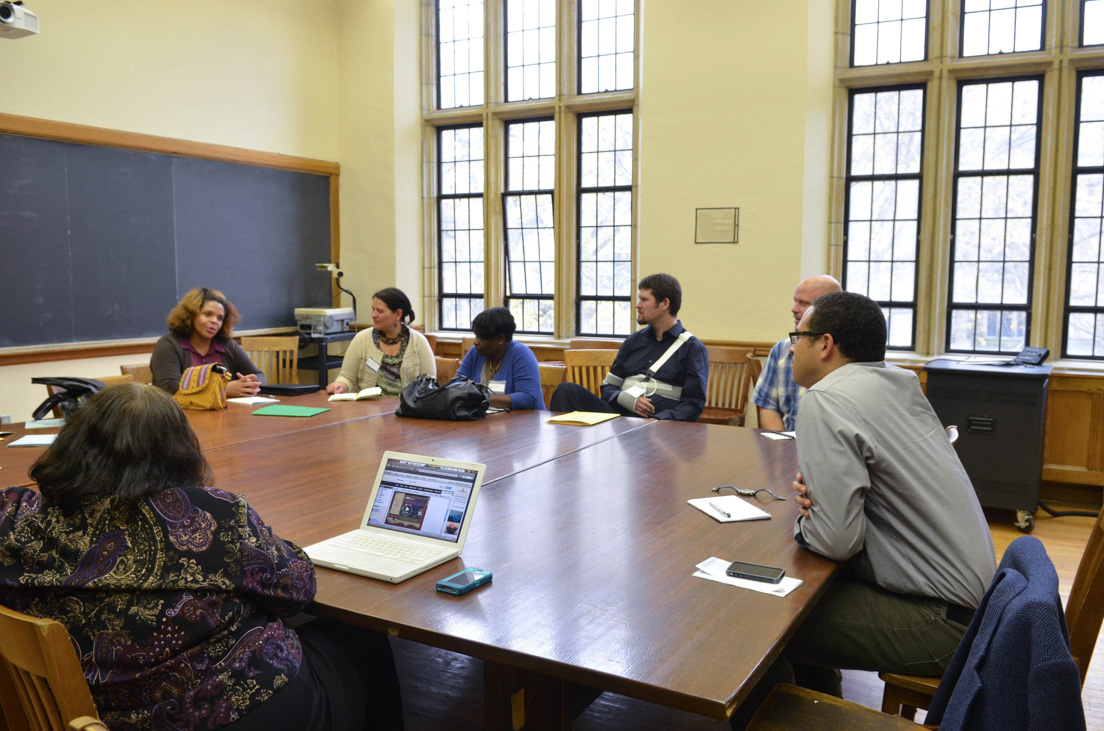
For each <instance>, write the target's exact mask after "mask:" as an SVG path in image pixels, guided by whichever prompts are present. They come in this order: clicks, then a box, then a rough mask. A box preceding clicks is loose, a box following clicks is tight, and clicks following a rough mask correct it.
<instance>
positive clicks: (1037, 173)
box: [943, 74, 1044, 355]
mask: <svg viewBox="0 0 1104 731" xmlns="http://www.w3.org/2000/svg"><path fill="white" fill-rule="evenodd" d="M1017 81H1038V82H1039V97H1038V104H1037V105H1036V108H1035V128H1036V137H1035V159H1034V167H1033V168H1031V170H1030V171H1027V170H1025V169H1024V168H1008V169H1006V170H996V169H987V168H982V169H979V170H969V171H966V172H963V171H961V170H959V169H958V166H959V153H960V152H961V145H960V144H959V142H960V140H961V138H962V116H961V114H960V112H961V109H962V92H963V90H964V89H965V88H966V87H967V86H970V85H974V84H1002V83H1015V82H1017ZM956 86H957V89H956V93H955V99H956V102H955V110H956V113H955V123H954V136H953V138H952V140H951V144H952V145H953V146H954V150H953V157H954V159H953V162H952V163H951V170H950V174H951V178H952V185H951V212H950V221H951V231H950V237H949V238H948V243H949V251H948V261H947V301H946V310H947V314H946V320H947V321H946V324H945V330H946V335H945V337H944V342H943V352H945V353H979V354H992V355H1000V354H1006V355H1011V354H1014V353H1016V352H1018V351H1013V350H1002V349H1000V348H998V349H996V350H978V349H976V348H975V349H963V348H954V347H952V345H951V338H952V336H953V332H952V325H951V323H952V321H953V318H954V313H955V312H956V311H962V310H972V311H974V312H975V313H980V312H1005V311H1009V310H1012V311H1022V312H1024V314H1025V322H1024V346H1025V347H1026V346H1027V345H1028V344H1030V343H1031V326H1032V322H1033V321H1034V319H1035V318H1034V317H1032V309H1033V305H1034V301H1035V297H1034V294H1035V263H1036V253H1037V248H1036V246H1035V244H1036V242H1037V240H1038V235H1039V228H1038V227H1039V181H1040V179H1041V177H1042V175H1041V169H1040V161H1041V159H1042V147H1043V145H1042V136H1043V134H1042V133H1043V93H1044V77H1043V75H1042V74H1028V75H1025V76H998V77H986V78H984V79H960V80H959V81H958V83H957V84H956ZM1027 172H1030V174H1031V175H1032V176H1033V178H1034V180H1033V182H1032V191H1031V195H1032V204H1033V205H1032V206H1031V244H1030V246H1029V247H1028V262H1027V302H1026V303H1024V304H1022V305H1010V304H1006V303H1004V302H1001V303H1000V304H995V305H994V304H986V303H981V302H976V303H972V304H971V303H960V304H959V303H955V302H954V301H953V297H954V284H955V266H954V253H955V224H956V223H957V221H958V189H959V183H960V181H961V180H962V179H963V178H982V179H984V178H986V177H992V176H1000V177H1008V178H1011V177H1012V176H1016V175H1024V174H1026V173H1027ZM982 205H983V206H984V203H982ZM975 333H976V329H975ZM999 339H1002V338H1000V337H998V340H999ZM974 340H975V342H976V340H977V336H976V334H975V337H974Z"/></svg>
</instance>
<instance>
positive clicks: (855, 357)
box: [785, 292, 996, 695]
mask: <svg viewBox="0 0 1104 731" xmlns="http://www.w3.org/2000/svg"><path fill="white" fill-rule="evenodd" d="M791 340H792V341H793V345H792V347H791V350H792V351H793V354H794V359H793V371H794V380H795V381H796V382H797V383H799V384H801V385H802V386H805V387H806V388H807V389H808V392H807V393H806V394H805V397H804V399H803V400H802V402H801V410H800V412H798V417H797V452H798V464H799V466H800V469H801V472H800V473H799V474H798V477H797V480H796V481H795V482H794V489H795V490H796V491H797V493H798V494H797V500H798V503H799V505H800V506H801V516H800V517H799V518H798V519H797V523H796V524H795V526H794V536H795V538H796V539H797V540H798V542H799V543H801V545H803V546H805V547H807V548H808V549H810V550H812V551H815V552H816V553H819V554H821V555H823V556H826V557H828V558H831V559H834V560H836V561H846V562H847V565H846V567H845V569H844V572H843V573H842V575H841V576H840V578H839V579H838V580H837V581H836V582H835V583H834V584H833V585H832V587H831V588H829V590H828V592H827V593H826V594H825V596H824V598H823V599H822V600H821V601H820V603H819V604H817V606H816V607H815V608H814V610H813V612H812V614H811V615H810V617H809V618H808V620H806V622H805V623H804V624H803V625H802V627H801V628H800V629H799V630H798V632H797V634H796V635H795V637H794V639H793V641H792V642H791V643H790V644H789V646H788V647H787V649H786V653H785V655H786V657H788V658H789V660H791V661H793V662H794V663H795V667H794V670H795V675H796V679H797V681H798V682H799V683H801V684H804V685H807V686H809V687H815V688H816V689H818V690H823V691H826V692H832V693H835V694H837V695H838V694H839V691H840V688H839V672H838V670H836V669H837V668H855V669H861V670H878V671H889V672H901V673H911V674H916V675H940V674H942V672H943V669H944V668H945V667H946V665H947V663H948V662H949V661H950V658H951V655H952V654H953V653H954V650H955V648H956V646H957V645H958V642H959V640H960V639H961V638H962V635H963V634H964V633H965V630H966V625H967V624H968V623H969V620H970V616H971V614H972V612H973V610H974V608H976V607H977V605H978V602H979V601H980V600H981V597H982V595H983V594H984V593H985V590H986V589H987V588H988V586H989V583H990V581H991V580H992V578H993V573H994V571H995V569H996V565H995V561H994V551H993V539H992V535H991V534H990V533H989V527H988V525H987V524H986V522H985V516H984V515H983V514H982V511H981V506H980V505H979V504H978V500H977V496H976V495H975V493H974V490H973V486H972V485H971V484H970V478H969V477H967V475H966V471H965V470H964V469H963V467H962V463H961V462H960V461H959V460H958V457H957V456H956V455H955V452H954V448H953V447H952V445H951V444H950V442H949V440H948V439H947V435H946V433H945V432H944V430H943V426H942V425H941V424H940V422H939V419H938V417H937V416H936V415H935V412H934V411H933V410H932V408H931V405H930V404H929V403H928V400H927V399H926V398H925V397H924V394H923V392H922V391H921V390H920V383H919V380H918V379H917V377H916V375H915V374H913V373H912V372H910V371H907V370H903V369H900V368H896V367H894V366H890V365H887V364H886V363H885V362H884V358H885V349H886V348H885V343H886V322H885V317H884V316H883V314H882V311H881V308H880V307H879V306H878V305H877V304H876V303H875V302H874V301H872V300H870V299H868V298H867V297H864V296H862V295H859V294H854V293H850V292H839V293H834V294H827V295H824V296H822V297H819V298H818V299H817V300H816V301H815V302H814V304H813V307H812V308H811V309H810V310H808V311H807V312H806V313H805V315H804V316H803V317H802V319H801V322H800V323H799V324H798V328H797V332H795V333H794V334H793V337H792V338H791ZM798 664H800V665H802V666H804V667H800V668H799V667H798ZM809 666H813V667H812V668H810V667H809Z"/></svg>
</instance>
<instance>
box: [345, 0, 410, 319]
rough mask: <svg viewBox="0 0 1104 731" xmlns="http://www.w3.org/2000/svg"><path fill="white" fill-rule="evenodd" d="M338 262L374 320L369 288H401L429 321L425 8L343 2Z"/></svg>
mask: <svg viewBox="0 0 1104 731" xmlns="http://www.w3.org/2000/svg"><path fill="white" fill-rule="evenodd" d="M339 6H340V9H341V13H340V15H341V22H340V43H339V46H340V48H341V56H340V69H341V82H340V93H341V125H340V128H341V251H342V260H341V266H342V269H344V270H345V277H344V283H345V286H346V287H347V288H349V289H351V290H352V291H353V293H354V294H356V296H357V304H358V313H357V314H358V319H359V320H360V322H365V323H367V322H370V321H371V318H370V315H369V311H370V307H371V295H372V292H375V291H377V290H380V289H382V288H384V287H392V286H397V287H399V288H400V289H402V290H403V291H404V292H406V294H407V295H408V296H409V297H410V299H411V302H412V304H413V306H414V311H415V313H416V314H417V316H418V317H417V320H418V322H422V321H423V317H422V308H421V306H420V304H421V294H422V279H421V265H422V243H421V236H422V189H421V113H422V107H421V97H420V89H421V67H420V65H419V63H420V60H419V59H420V27H421V25H420V22H421V7H420V4H419V3H417V2H414V1H413V0H411V1H409V2H398V3H393V2H387V1H386V0H380V1H378V2H366V1H365V0H340V1H339Z"/></svg>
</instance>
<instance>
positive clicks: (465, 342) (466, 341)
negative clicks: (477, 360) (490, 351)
mask: <svg viewBox="0 0 1104 731" xmlns="http://www.w3.org/2000/svg"><path fill="white" fill-rule="evenodd" d="M473 347H475V336H474V335H469V336H468V337H466V338H461V339H460V360H464V356H465V355H467V354H468V351H469V350H471V349H472V348H473Z"/></svg>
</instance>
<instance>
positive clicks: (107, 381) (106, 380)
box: [46, 373, 153, 419]
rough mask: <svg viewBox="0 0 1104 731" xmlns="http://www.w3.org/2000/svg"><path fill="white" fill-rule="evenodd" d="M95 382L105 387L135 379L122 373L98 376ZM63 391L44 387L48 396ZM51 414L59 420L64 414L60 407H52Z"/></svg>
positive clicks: (55, 387)
mask: <svg viewBox="0 0 1104 731" xmlns="http://www.w3.org/2000/svg"><path fill="white" fill-rule="evenodd" d="M95 380H97V381H102V382H103V384H104V385H105V386H114V385H115V384H117V383H133V382H134V380H135V378H134V376H132V375H131V374H129V373H124V374H123V375H121V376H99V377H97V378H96V379H95ZM150 380H151V382H152V380H153V379H152V378H151V379H150ZM64 390H65V389H64V388H61V387H60V386H46V393H48V394H49V395H50V396H53V395H54V394H57V393H61V392H62V391H64ZM53 414H54V418H55V419H60V418H62V417H63V416H65V414H63V413H61V407H60V406H55V407H54V409H53Z"/></svg>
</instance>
